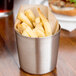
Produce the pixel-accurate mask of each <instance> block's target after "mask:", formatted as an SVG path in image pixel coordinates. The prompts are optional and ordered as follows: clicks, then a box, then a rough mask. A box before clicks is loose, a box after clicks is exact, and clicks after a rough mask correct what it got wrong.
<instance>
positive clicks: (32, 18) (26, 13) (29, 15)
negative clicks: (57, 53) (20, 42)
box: [24, 9, 35, 22]
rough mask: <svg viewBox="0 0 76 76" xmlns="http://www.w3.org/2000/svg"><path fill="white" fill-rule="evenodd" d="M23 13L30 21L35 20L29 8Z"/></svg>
mask: <svg viewBox="0 0 76 76" xmlns="http://www.w3.org/2000/svg"><path fill="white" fill-rule="evenodd" d="M24 13H25V15H26V16H27V17H28V18H29V20H30V21H31V22H33V21H34V20H35V16H34V14H33V12H32V11H31V10H30V9H28V10H26V11H25V12H24Z"/></svg>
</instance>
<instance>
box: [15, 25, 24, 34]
mask: <svg viewBox="0 0 76 76" xmlns="http://www.w3.org/2000/svg"><path fill="white" fill-rule="evenodd" d="M16 28H17V30H18V32H19V33H22V32H23V29H24V28H23V27H22V26H21V24H17V26H16Z"/></svg>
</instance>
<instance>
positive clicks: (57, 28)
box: [54, 21, 59, 34]
mask: <svg viewBox="0 0 76 76" xmlns="http://www.w3.org/2000/svg"><path fill="white" fill-rule="evenodd" d="M58 31H59V24H58V21H56V27H55V31H54V34H55V33H57V32H58Z"/></svg>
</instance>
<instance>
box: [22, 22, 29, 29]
mask: <svg viewBox="0 0 76 76" xmlns="http://www.w3.org/2000/svg"><path fill="white" fill-rule="evenodd" d="M21 26H22V27H23V28H24V30H25V29H26V27H27V26H28V25H27V24H26V23H24V22H23V23H21Z"/></svg>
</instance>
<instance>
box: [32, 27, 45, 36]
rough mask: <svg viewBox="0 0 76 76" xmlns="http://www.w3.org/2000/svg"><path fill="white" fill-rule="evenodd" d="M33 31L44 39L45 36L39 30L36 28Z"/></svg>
mask: <svg viewBox="0 0 76 76" xmlns="http://www.w3.org/2000/svg"><path fill="white" fill-rule="evenodd" d="M33 31H34V32H35V33H36V35H37V36H38V37H45V34H44V33H43V32H42V31H41V30H39V29H38V28H35V29H33Z"/></svg>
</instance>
